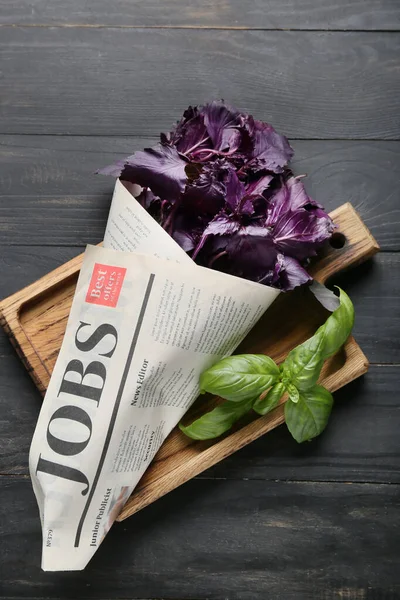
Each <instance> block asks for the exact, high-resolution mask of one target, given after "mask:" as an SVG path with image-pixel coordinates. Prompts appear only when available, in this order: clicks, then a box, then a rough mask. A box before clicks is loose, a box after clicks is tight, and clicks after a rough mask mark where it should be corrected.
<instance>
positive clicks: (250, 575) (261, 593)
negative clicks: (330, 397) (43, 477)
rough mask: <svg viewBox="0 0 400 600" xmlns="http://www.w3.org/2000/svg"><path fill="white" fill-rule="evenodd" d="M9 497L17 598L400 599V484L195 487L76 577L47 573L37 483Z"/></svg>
mask: <svg viewBox="0 0 400 600" xmlns="http://www.w3.org/2000/svg"><path fill="white" fill-rule="evenodd" d="M0 494H1V498H2V502H1V503H0V533H1V536H2V544H1V545H0V564H1V575H2V577H1V582H0V594H1V595H2V597H3V598H7V599H9V600H11V599H12V598H46V599H52V600H55V599H58V598H69V599H71V598H79V599H82V600H90V599H97V600H98V599H104V600H109V599H110V598H119V599H122V598H124V599H128V598H130V599H137V598H147V599H149V598H153V599H154V598H160V597H162V598H168V599H173V598H175V599H177V598H180V599H182V600H183V599H188V598H191V599H192V600H194V599H197V600H200V599H203V600H206V599H209V600H222V599H223V598H224V599H225V598H229V600H265V599H266V598H268V599H269V598H271V599H274V600H275V599H276V600H311V599H313V600H314V599H318V600H338V599H349V600H359V599H363V600H369V599H371V600H398V598H399V594H400V586H399V578H398V552H397V549H398V528H399V526H400V517H399V514H400V513H399V510H398V500H399V486H397V485H370V484H348V483H339V484H338V483H336V484H335V483H328V484H327V483H323V484H321V483H284V482H278V483H277V482H268V483H266V482H265V481H240V482H238V481H215V480H214V481H207V480H193V481H192V482H190V483H188V484H187V485H185V486H183V487H182V488H180V489H178V490H176V491H175V492H174V493H173V494H170V495H169V496H167V497H165V498H163V499H162V500H161V501H160V502H159V503H156V504H154V505H153V506H151V507H149V508H148V509H146V510H145V511H143V512H142V513H140V515H136V516H135V517H133V518H132V519H129V520H128V521H125V522H124V523H123V524H116V525H115V526H114V527H113V528H112V530H111V531H110V533H109V534H108V536H107V540H106V542H105V543H104V544H102V546H101V547H100V549H99V550H98V552H97V553H96V555H95V557H94V558H93V560H92V561H91V563H90V564H89V565H88V567H87V568H86V570H85V571H82V572H74V573H44V572H43V571H41V570H40V567H39V556H40V544H41V533H40V525H39V517H38V514H37V506H36V502H35V500H34V497H33V493H32V490H31V484H30V482H29V480H24V479H20V478H11V477H6V478H0ZM10 506H12V507H13V510H12V511H10V510H9V507H10Z"/></svg>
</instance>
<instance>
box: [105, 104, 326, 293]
mask: <svg viewBox="0 0 400 600" xmlns="http://www.w3.org/2000/svg"><path fill="white" fill-rule="evenodd" d="M292 156H293V149H292V148H291V147H290V145H289V142H288V140H287V139H286V138H285V137H284V136H283V135H280V134H279V133H277V132H276V131H275V129H274V128H273V127H272V126H271V125H269V124H268V123H264V122H262V121H256V120H255V119H253V117H252V116H251V115H248V114H245V113H242V112H239V111H238V110H236V109H235V108H232V107H230V106H228V105H227V104H225V103H224V102H223V101H214V102H210V103H209V104H206V105H205V106H201V107H191V106H190V107H189V108H188V109H187V110H186V111H185V112H184V114H183V117H182V119H181V120H180V121H179V122H178V123H177V125H176V126H175V127H174V129H173V130H172V131H171V132H170V133H169V134H167V135H165V134H161V141H160V144H158V145H157V146H155V147H154V148H146V149H145V150H143V151H141V152H136V153H135V154H133V155H132V156H128V157H127V158H126V159H125V160H122V161H119V162H118V163H117V164H115V165H112V166H110V167H107V168H105V169H103V170H101V171H100V173H103V174H106V175H113V176H115V177H119V178H120V179H121V180H122V181H124V182H128V183H135V184H139V185H140V186H142V188H143V191H142V192H141V194H140V196H138V197H137V200H138V201H139V202H140V203H141V204H142V206H143V207H144V208H145V209H146V210H147V211H148V212H149V213H150V214H151V215H152V216H153V217H154V218H155V219H157V221H158V222H159V223H160V225H161V226H162V227H163V228H164V229H166V230H167V231H168V233H169V234H170V235H171V236H172V237H173V238H174V240H175V241H176V242H177V243H178V244H179V245H180V246H181V247H182V248H183V249H184V250H185V251H186V252H187V253H188V254H189V255H190V256H191V257H192V258H193V260H195V261H196V263H198V264H200V265H203V266H206V267H210V268H213V269H217V270H220V271H224V272H226V273H231V274H233V275H237V276H239V277H243V278H245V279H250V280H253V281H258V282H259V283H264V284H266V285H270V286H273V287H277V288H280V289H282V290H291V289H293V288H294V287H296V286H298V285H301V284H303V283H306V282H307V281H309V280H311V277H310V275H309V274H308V273H307V271H306V270H305V268H304V267H305V266H306V265H307V262H308V259H309V258H310V257H312V256H314V255H315V254H316V251H317V250H318V248H319V247H320V246H321V244H322V243H323V242H324V240H326V239H327V238H329V237H330V235H331V234H332V231H333V228H334V225H333V223H332V220H331V219H330V217H329V216H328V215H327V214H326V212H324V210H323V208H322V206H321V205H319V204H317V203H316V202H315V201H314V200H312V199H311V198H310V197H309V196H308V195H307V192H306V191H305V189H304V185H303V183H302V181H301V179H300V178H299V177H294V176H293V175H292V173H291V172H290V170H289V169H288V167H287V165H288V162H289V160H290V159H291V158H292ZM128 187H129V186H128Z"/></svg>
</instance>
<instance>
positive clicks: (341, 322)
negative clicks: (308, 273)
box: [315, 288, 354, 360]
mask: <svg viewBox="0 0 400 600" xmlns="http://www.w3.org/2000/svg"><path fill="white" fill-rule="evenodd" d="M338 290H339V292H340V306H339V308H337V309H336V310H335V311H334V312H333V313H332V314H331V316H330V317H329V318H328V319H327V320H326V322H325V324H324V325H322V326H321V327H320V328H319V329H317V331H316V333H315V335H316V336H318V334H320V333H322V335H323V343H322V349H321V353H322V358H323V360H325V359H327V358H329V357H330V356H333V355H334V354H335V353H336V352H337V351H338V350H339V348H341V347H342V346H343V344H344V343H345V341H346V340H347V338H348V337H349V335H350V333H351V330H352V329H353V325H354V306H353V303H352V301H351V300H350V298H349V297H348V295H347V294H346V292H344V291H343V290H341V289H340V288H338Z"/></svg>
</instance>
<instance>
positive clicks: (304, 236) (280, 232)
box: [273, 209, 333, 260]
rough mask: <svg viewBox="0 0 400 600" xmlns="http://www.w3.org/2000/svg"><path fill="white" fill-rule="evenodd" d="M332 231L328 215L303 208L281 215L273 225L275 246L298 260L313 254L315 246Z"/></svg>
mask: <svg viewBox="0 0 400 600" xmlns="http://www.w3.org/2000/svg"><path fill="white" fill-rule="evenodd" d="M332 231H333V226H332V221H331V219H330V217H329V216H328V215H325V216H324V217H319V216H318V215H317V214H315V213H313V212H310V211H308V210H305V209H300V210H298V211H296V212H294V213H290V212H289V213H287V214H283V215H281V217H280V218H279V220H278V221H277V223H275V225H274V230H273V238H274V243H275V244H276V247H277V248H278V249H279V250H280V251H281V252H282V253H284V254H286V255H289V256H293V257H295V258H297V259H298V260H303V259H305V258H308V257H311V256H315V254H316V250H317V248H318V247H319V246H320V245H321V244H322V242H323V241H324V240H326V239H327V238H328V237H330V235H331V233H332Z"/></svg>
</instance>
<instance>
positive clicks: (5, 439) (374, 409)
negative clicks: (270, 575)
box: [0, 355, 400, 483]
mask: <svg viewBox="0 0 400 600" xmlns="http://www.w3.org/2000/svg"><path fill="white" fill-rule="evenodd" d="M399 378H400V367H399V366H385V367H383V366H372V367H370V371H369V373H368V374H367V375H366V376H364V377H363V378H362V379H360V380H359V381H357V382H354V383H352V384H350V385H348V386H346V387H345V388H343V390H341V391H340V392H336V393H335V396H334V397H335V407H334V410H333V413H332V416H331V419H330V423H329V426H328V428H327V430H326V432H325V433H324V434H323V435H322V436H321V437H320V438H318V439H316V440H314V441H313V442H311V443H309V444H302V445H298V444H296V442H295V441H294V440H293V439H292V438H291V436H290V435H289V434H288V432H287V430H286V428H285V427H279V428H278V429H276V430H274V431H271V432H270V433H268V435H265V436H263V437H261V438H260V439H259V440H257V441H255V442H253V443H252V444H250V445H248V446H246V447H245V448H243V449H242V450H240V451H239V452H237V453H235V454H234V455H232V456H231V457H228V458H226V459H225V460H224V461H222V462H221V463H219V464H218V465H216V466H215V467H213V468H212V469H211V470H208V471H206V472H205V473H203V474H202V475H201V476H200V477H201V478H206V479H207V478H229V479H262V480H268V481H274V480H277V479H280V480H305V481H309V480H313V481H360V482H363V481H369V482H377V483H378V482H383V483H400V473H399V469H398V465H399V454H400V451H399V444H398V431H399V427H400V413H399V410H398V394H397V388H398V381H399ZM40 406H41V399H40V395H39V393H38V391H37V390H36V388H35V386H34V384H33V382H32V381H31V380H30V378H29V376H28V374H27V373H26V371H25V369H24V368H23V366H22V364H21V362H20V361H19V359H18V358H17V356H15V355H7V356H3V357H2V358H1V361H0V414H1V415H2V418H1V420H0V473H2V474H14V475H17V474H22V475H27V474H28V453H29V446H30V442H31V438H32V435H33V431H34V428H35V424H36V420H37V417H38V414H39V410H40Z"/></svg>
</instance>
